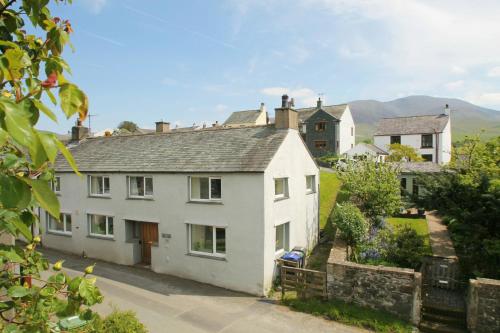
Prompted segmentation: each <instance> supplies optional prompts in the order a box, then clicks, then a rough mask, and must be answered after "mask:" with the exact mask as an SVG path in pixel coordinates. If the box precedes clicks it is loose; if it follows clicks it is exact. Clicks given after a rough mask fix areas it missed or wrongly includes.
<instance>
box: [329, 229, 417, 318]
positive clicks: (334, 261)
mask: <svg viewBox="0 0 500 333" xmlns="http://www.w3.org/2000/svg"><path fill="white" fill-rule="evenodd" d="M326 271H327V288H328V298H329V299H339V300H342V301H344V302H348V303H355V304H358V305H361V306H365V307H369V308H372V309H377V310H384V311H387V312H389V313H392V314H394V315H396V316H398V317H400V318H402V319H405V320H408V321H410V322H411V323H413V324H415V325H418V323H419V322H420V308H421V288H422V276H421V274H420V273H419V272H415V271H414V270H413V269H406V268H396V267H385V266H373V265H362V264H357V263H353V262H349V261H347V260H346V251H345V243H344V241H343V240H341V239H340V238H339V237H335V240H334V242H333V247H332V250H331V251H330V257H329V258H328V262H327V267H326Z"/></svg>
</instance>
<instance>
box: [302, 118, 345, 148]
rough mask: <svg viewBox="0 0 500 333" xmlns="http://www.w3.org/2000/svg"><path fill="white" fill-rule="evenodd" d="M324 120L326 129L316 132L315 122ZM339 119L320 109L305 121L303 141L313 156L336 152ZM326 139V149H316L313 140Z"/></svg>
mask: <svg viewBox="0 0 500 333" xmlns="http://www.w3.org/2000/svg"><path fill="white" fill-rule="evenodd" d="M318 122H326V129H325V130H324V131H323V132H316V129H315V127H316V123H318ZM338 131H339V120H337V119H335V118H334V117H333V116H332V115H330V114H329V113H327V112H325V111H323V110H320V111H318V112H316V113H315V114H313V115H312V116H311V117H310V118H309V119H307V123H306V134H305V137H306V138H305V141H306V144H307V147H308V148H309V150H310V151H311V154H312V155H313V156H314V157H320V156H323V155H326V154H329V153H331V154H337V153H338V148H337V140H340V139H339V133H338ZM318 140H320V141H326V149H316V147H315V145H314V142H315V141H318Z"/></svg>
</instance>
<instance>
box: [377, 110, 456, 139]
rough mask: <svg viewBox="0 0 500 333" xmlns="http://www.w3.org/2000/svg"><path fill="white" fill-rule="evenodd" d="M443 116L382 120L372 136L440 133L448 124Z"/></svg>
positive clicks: (446, 117)
mask: <svg viewBox="0 0 500 333" xmlns="http://www.w3.org/2000/svg"><path fill="white" fill-rule="evenodd" d="M448 119H449V116H447V115H445V114H439V115H429V116H412V117H397V118H383V119H381V120H380V121H379V122H378V124H377V129H376V131H375V134H374V135H401V134H403V135H404V134H432V133H436V132H438V133H441V132H442V131H443V130H444V128H445V127H446V124H447V123H448Z"/></svg>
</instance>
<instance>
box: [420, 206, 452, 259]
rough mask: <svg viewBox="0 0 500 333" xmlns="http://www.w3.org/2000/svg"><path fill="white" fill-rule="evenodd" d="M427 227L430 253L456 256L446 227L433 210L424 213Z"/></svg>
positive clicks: (441, 255)
mask: <svg viewBox="0 0 500 333" xmlns="http://www.w3.org/2000/svg"><path fill="white" fill-rule="evenodd" d="M425 217H426V219H427V226H428V227H429V238H430V243H431V248H432V254H433V255H435V256H440V257H456V253H455V248H454V247H453V243H452V241H451V239H450V235H449V234H448V229H447V228H446V226H445V225H444V224H443V222H442V220H441V218H440V217H439V216H438V215H437V214H436V212H435V211H432V212H427V213H426V215H425Z"/></svg>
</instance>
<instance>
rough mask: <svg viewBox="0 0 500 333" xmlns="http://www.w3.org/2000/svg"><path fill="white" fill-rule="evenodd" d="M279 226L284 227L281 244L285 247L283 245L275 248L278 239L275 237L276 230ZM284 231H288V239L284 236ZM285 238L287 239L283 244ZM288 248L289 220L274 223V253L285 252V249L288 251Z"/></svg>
mask: <svg viewBox="0 0 500 333" xmlns="http://www.w3.org/2000/svg"><path fill="white" fill-rule="evenodd" d="M279 227H283V228H284V230H283V232H284V237H285V239H284V240H283V246H285V247H283V248H281V249H276V243H277V241H278V239H277V238H276V232H277V231H278V228H279ZM285 231H288V239H287V237H286V233H285ZM287 240H288V244H285V243H286V241H287ZM287 247H288V249H287ZM289 250H290V222H284V223H281V224H278V225H275V226H274V252H275V253H281V252H286V251H289Z"/></svg>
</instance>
